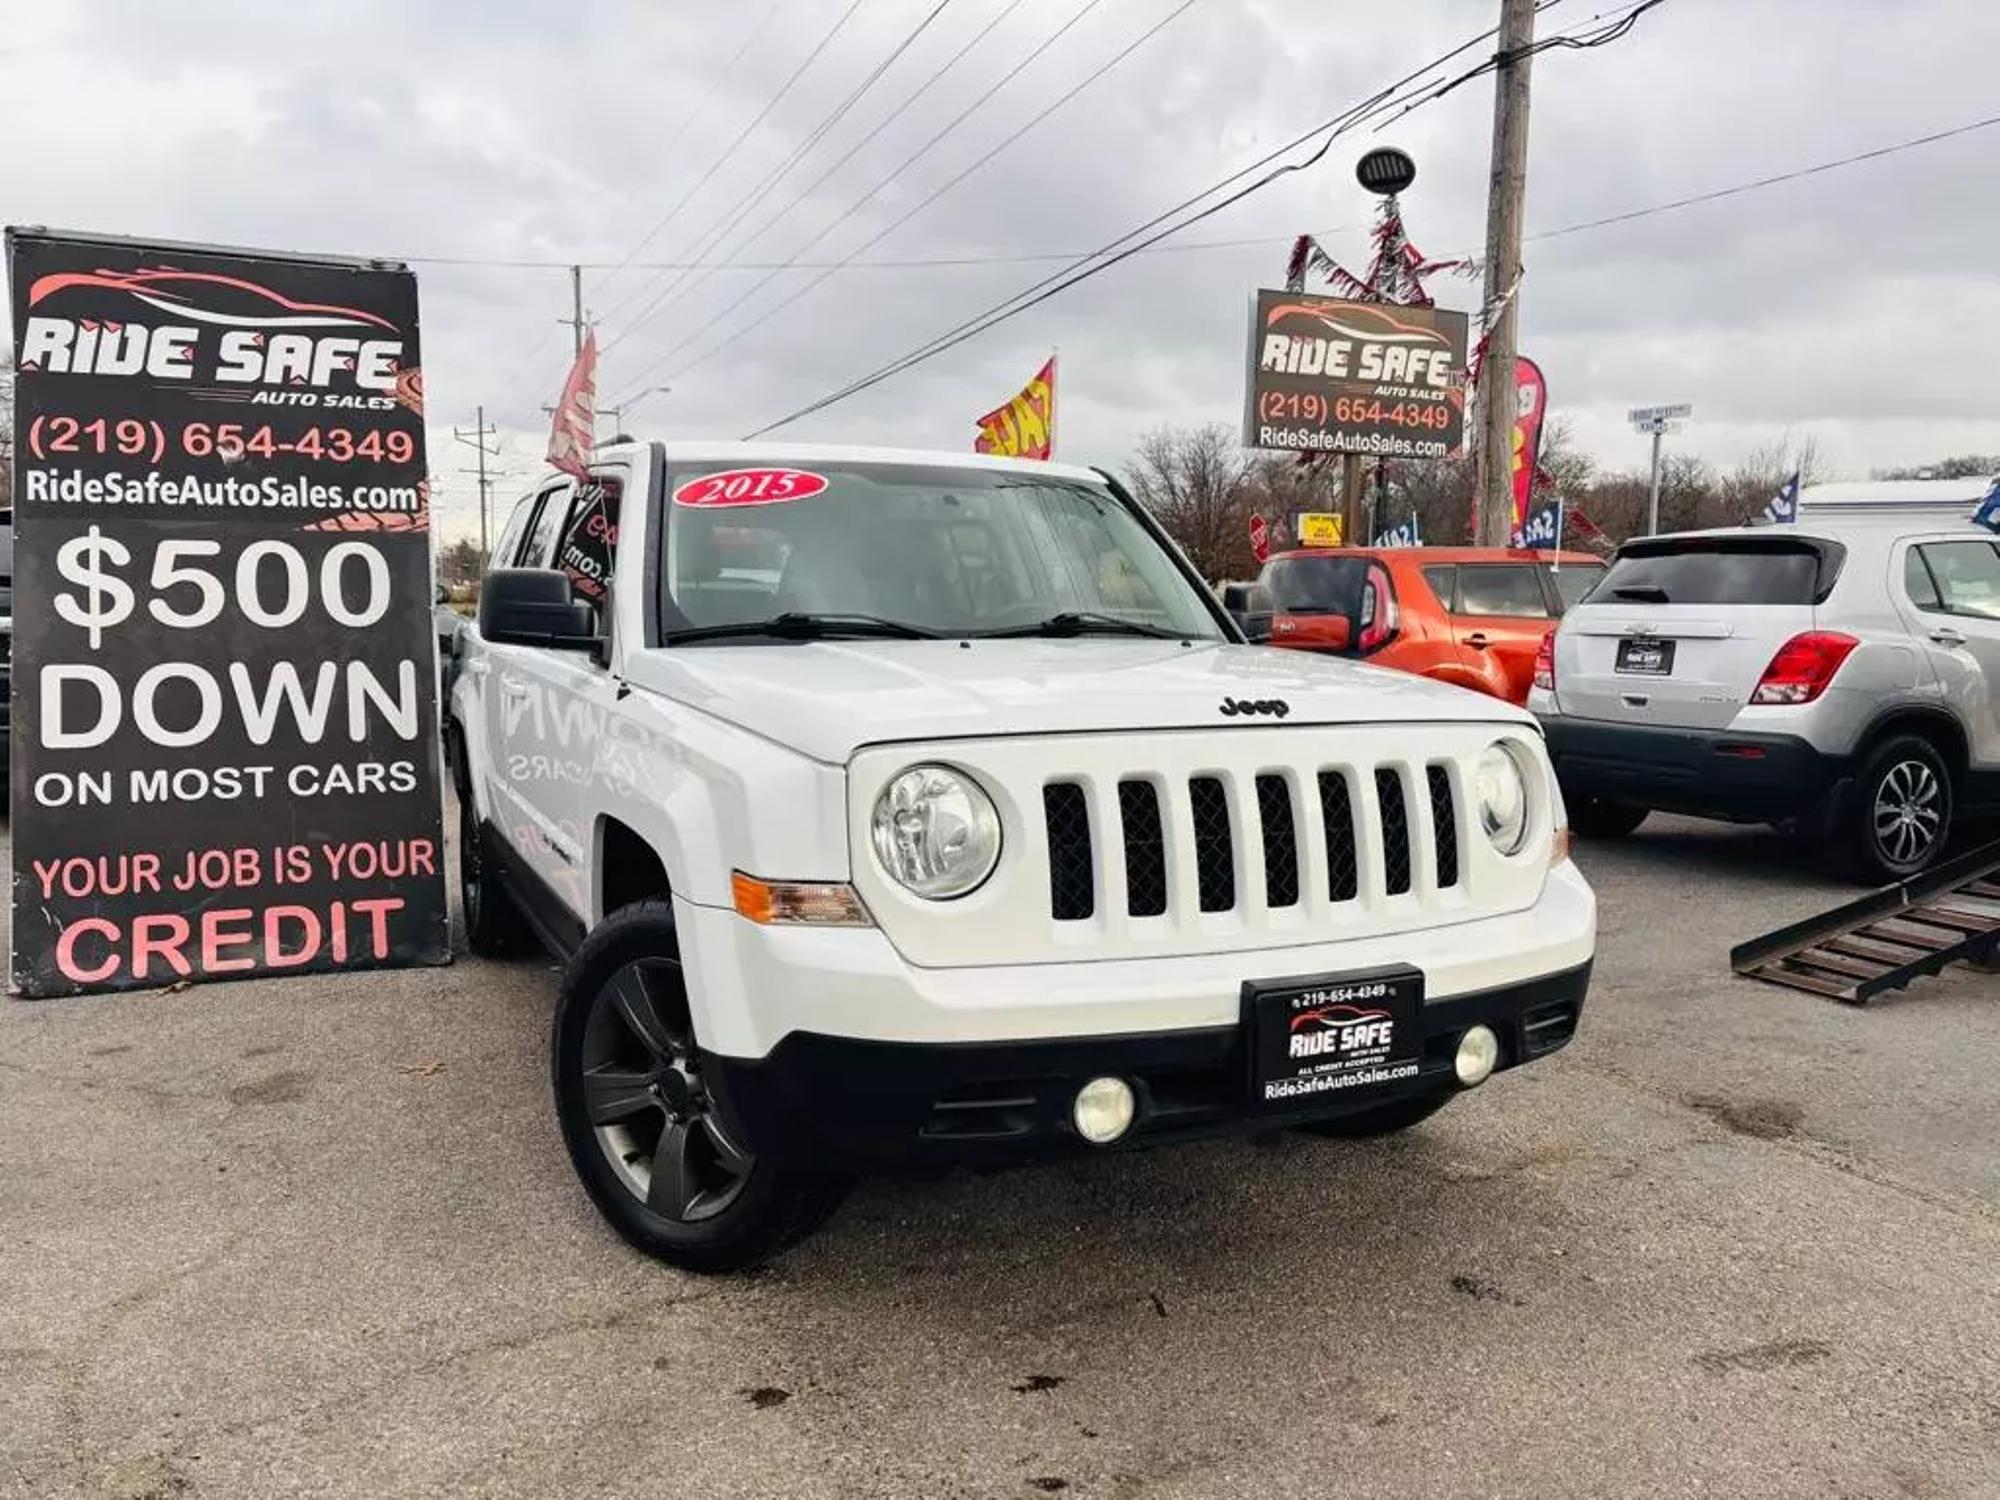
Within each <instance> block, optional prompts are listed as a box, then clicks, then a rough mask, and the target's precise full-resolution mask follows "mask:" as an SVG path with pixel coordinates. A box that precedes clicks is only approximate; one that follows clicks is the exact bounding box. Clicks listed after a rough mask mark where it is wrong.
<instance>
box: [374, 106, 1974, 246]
mask: <svg viewBox="0 0 2000 1500" xmlns="http://www.w3.org/2000/svg"><path fill="white" fill-rule="evenodd" d="M1995 125H2000V115H1992V116H1989V117H1987V118H1986V119H1983V120H1974V121H1972V122H1970V123H1969V124H1965V125H1958V126H1954V127H1953V128H1951V129H1950V130H1938V131H1933V132H1931V133H1930V134H1929V135H1919V136H1912V137H1911V138H1910V139H1908V140H1904V141H1897V142H1895V143H1894V144H1892V145H1887V146H1877V147H1875V148H1873V149H1872V150H1868V151H1858V152H1856V153H1855V154H1854V155H1852V156H1841V157H1836V158H1835V159H1833V160H1832V161H1822V162H1815V163H1813V164H1812V165H1811V166H1806V167H1798V168H1795V169H1793V170H1791V171H1788V172H1778V173H1774V174H1772V175H1771V176H1769V177H1757V178H1753V179H1751V180H1750V181H1748V182H1738V183H1734V184H1732V185H1730V186H1728V187H1722V188H1714V189H1711V190H1709V191H1707V192H1701V193H1694V194H1691V195H1689V196H1688V197H1685V198H1674V199H1670V200H1668V201H1667V202H1665V203H1653V204H1648V205H1647V206H1646V207H1644V208H1634V209H1629V210H1627V211H1625V212H1622V213H1615V214H1609V215H1607V216H1605V217H1604V218H1600V219H1584V220H1581V221H1579V222H1578V223H1575V224H1564V225H1562V226H1560V227H1558V228H1555V229H1538V230H1536V231H1535V232H1534V233H1532V234H1528V235H1524V236H1523V240H1524V241H1526V240H1551V239H1556V238H1558V237H1560V236H1563V235H1570V234H1581V233H1583V232H1584V231H1585V230H1590V229H1604V228H1608V227H1610V226H1612V225H1617V224H1627V223H1630V222H1632V221H1633V220H1635V219H1646V218H1651V217H1652V216H1653V215H1655V214H1664V213H1671V212H1673V211H1674V210H1676V209H1682V208H1691V207H1695V206H1698V205H1700V204H1703V203H1713V202H1716V201H1717V200H1719V199H1723V198H1734V197H1737V196H1738V195H1740V194H1743V193H1749V192H1755V191H1757V190H1759V189H1761V188H1767V187H1778V186H1781V185H1782V184H1784V183H1787V182H1798V181H1800V180H1802V179H1804V178H1808V177H1817V176H1819V175H1820V174H1821V173H1823V172H1831V171H1834V170H1836V169H1838V168H1840V167H1852V166H1857V165H1859V164H1860V163H1862V162H1869V161H1877V160H1879V159H1881V158H1882V157H1885V156H1894V155H1896V154H1898V153H1899V152H1903V151H1912V150H1915V149H1916V148H1918V147H1920V146H1931V145H1935V144H1937V143H1938V142H1939V141H1948V140H1952V139H1955V138H1956V137H1958V136H1962V135H1971V134H1972V133H1973V132H1975V131H1980V130H1989V129H1991V128H1992V127H1993V126H1995ZM1362 227H1364V226H1362V225H1358V224H1343V225H1340V226H1339V227H1337V228H1333V229H1322V230H1316V231H1314V238H1316V239H1320V240H1329V239H1332V238H1333V237H1334V236H1335V235H1337V234H1345V233H1347V232H1349V231H1351V230H1354V229H1358V228H1362ZM1296 238H1297V236H1296V235H1290V234H1284V235H1252V236H1249V237H1246V238H1241V239H1227V240H1189V241H1187V242H1186V243H1184V244H1179V245H1154V246H1150V247H1148V248H1147V249H1146V250H1144V251H1141V252H1139V253H1141V254H1145V255H1185V254H1192V253H1196V252H1201V251H1208V250H1242V249H1249V248H1252V247H1255V246H1259V245H1289V244H1291V243H1292V242H1293V241H1294V240H1295V239H1296ZM1087 258H1088V253H1087V252H1084V251H1080V250H1023V251H1017V252H1012V253H1008V254H996V255H934V256H914V257H910V258H908V259H901V260H800V261H782V260H720V261H661V262H654V263H650V266H649V265H648V263H644V262H641V263H638V264H639V265H640V267H641V268H642V269H647V268H651V269H662V270H682V269H687V268H693V269H704V270H705V269H713V270H719V271H769V270H774V269H775V270H794V271H820V270H826V269H828V268H829V267H832V268H837V269H841V270H849V271H912V270H929V269H933V268H950V267H964V266H1005V265H1023V264H1027V263H1030V262H1034V261H1049V260H1066V261H1075V260H1080V259H1087ZM394 259H396V260H400V261H402V262H403V263H405V264H406V265H412V266H476V267H491V268H496V269H500V270H534V271H567V270H568V269H569V268H570V267H571V266H572V265H577V264H581V265H582V266H583V268H584V269H585V270H586V271H591V270H602V269H604V268H605V267H607V266H609V265H610V264H611V262H609V261H582V262H577V261H568V260H502V259H486V258H483V257H480V256H449V255H399V256H396V257H394Z"/></svg>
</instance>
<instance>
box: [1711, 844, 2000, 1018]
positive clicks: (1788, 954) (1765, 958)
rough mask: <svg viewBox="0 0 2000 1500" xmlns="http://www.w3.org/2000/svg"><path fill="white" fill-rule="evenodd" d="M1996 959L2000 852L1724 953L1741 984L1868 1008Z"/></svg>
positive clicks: (1957, 862) (1958, 862) (1965, 860)
mask: <svg viewBox="0 0 2000 1500" xmlns="http://www.w3.org/2000/svg"><path fill="white" fill-rule="evenodd" d="M1996 959H2000V843H1994V844H1988V845H1986V846H1985V847H1984V848H1981V849H1975V850H1973V851H1972V852H1971V853H1970V854H1965V855H1961V856H1960V857H1959V858H1957V859H1954V860H1951V861H1949V862H1947V863H1945V864H1942V865H1939V866H1937V867H1936V868H1935V869H1933V870H1929V871H1926V872H1925V873H1924V874H1922V875H1919V876H1918V877H1917V878H1916V879H1914V880H1906V881H1904V882H1902V883H1901V884H1900V885H1891V886H1885V887H1883V888H1882V889H1881V890H1879V891H1877V892H1875V893H1874V894H1873V895H1871V896H1863V897H1862V898H1861V899H1860V900H1859V901H1850V902H1848V903H1847V904H1846V905H1845V906H1837V907H1835V908H1834V909H1833V910H1832V911H1829V912H1823V913H1822V914H1820V915H1819V916H1817V917H1808V918H1807V919H1806V920H1805V921H1803V922H1794V923H1793V924H1792V925H1791V926H1789V927H1780V928H1779V929H1778V930H1777V931H1776V932H1767V933H1765V934H1764V935H1763V936H1762V937H1756V938H1752V939H1750V941H1749V942H1747V943H1738V944H1737V945H1736V946H1735V947H1734V948H1732V949H1730V950H1729V964H1730V967H1731V968H1733V969H1735V971H1736V972H1737V973H1738V974H1741V975H1742V976H1743V977H1744V978H1746V979H1762V980H1766V981H1768V982H1769V983H1771V984H1783V985H1789V986H1790V987H1791V988H1793V989H1797V990H1810V991H1811V992H1812V993H1813V994H1815V995H1824V996H1826V997H1827V998H1828V999H1830V1000H1844V1001H1846V1002H1847V1003H1848V1004H1849V1005H1866V1004H1867V1003H1868V1002H1869V1001H1870V1000H1872V999H1874V998H1875V997H1876V996H1877V995H1880V994H1882V993H1883V992H1885V991H1887V990H1899V989H1901V988H1902V987H1903V986H1904V985H1906V984H1908V983H1909V982H1910V981H1911V980H1912V979H1920V978H1922V977H1923V976H1924V975H1926V974H1936V973H1938V972H1940V971H1941V970H1943V968H1944V967H1945V965H1947V964H1952V963H1958V962H1961V961H1965V962H1970V963H1974V964H1982V965H1986V964H1992V963H1993V962H1994V961H1995V960H1996Z"/></svg>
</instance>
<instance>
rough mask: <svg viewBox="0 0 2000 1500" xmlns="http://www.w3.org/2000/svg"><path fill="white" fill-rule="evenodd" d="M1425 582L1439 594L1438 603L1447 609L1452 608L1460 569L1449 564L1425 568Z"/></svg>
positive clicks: (1434, 592) (1433, 591) (1432, 590)
mask: <svg viewBox="0 0 2000 1500" xmlns="http://www.w3.org/2000/svg"><path fill="white" fill-rule="evenodd" d="M1424 582H1425V583H1428V584H1429V585H1430V586H1431V592H1432V593H1433V594H1436V595H1437V596H1438V603H1440V604H1442V605H1443V606H1444V607H1445V608H1446V609H1447V610H1449V609H1450V608H1451V598H1452V594H1453V593H1454V592H1455V591H1456V590H1457V588H1458V569H1457V568H1455V567H1452V566H1450V565H1449V564H1444V565H1440V566H1438V567H1434V568H1425V569H1424Z"/></svg>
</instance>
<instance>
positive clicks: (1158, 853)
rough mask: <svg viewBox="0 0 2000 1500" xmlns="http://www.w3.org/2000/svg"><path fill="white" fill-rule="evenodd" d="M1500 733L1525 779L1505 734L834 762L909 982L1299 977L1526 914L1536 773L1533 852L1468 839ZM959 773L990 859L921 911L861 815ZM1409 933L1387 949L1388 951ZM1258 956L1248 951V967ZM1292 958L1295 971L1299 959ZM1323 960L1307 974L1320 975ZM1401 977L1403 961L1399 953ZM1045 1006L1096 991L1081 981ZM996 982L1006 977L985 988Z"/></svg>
mask: <svg viewBox="0 0 2000 1500" xmlns="http://www.w3.org/2000/svg"><path fill="white" fill-rule="evenodd" d="M1496 738H1499V739H1504V740H1505V741H1506V742H1507V743H1509V744H1511V745H1515V746H1518V747H1519V749H1520V752H1521V753H1522V754H1523V755H1524V756H1527V757H1533V758H1535V759H1536V760H1537V763H1538V764H1539V760H1540V755H1541V750H1540V746H1539V744H1538V743H1537V741H1536V739H1535V737H1534V734H1533V730H1532V727H1517V726H1515V725H1512V724H1498V725H1496V724H1490V723H1476V722H1475V723H1457V722H1424V723H1419V724H1409V723H1391V724H1306V725H1300V724H1284V725H1280V724H1275V723H1274V724H1258V725H1255V726H1249V725H1241V724H1234V725H1229V726H1223V727H1217V728H1215V729H1205V728H1193V729H1175V728H1161V729H1156V730H1147V731H1143V732H1140V731H1132V730H1125V731H1121V732H1118V733H1109V732H1104V733H1099V732H1095V731H1088V732H1079V733H1073V734H1020V735H1003V736H996V737H989V738H964V739H955V740H953V739H944V740H934V741H928V742H924V743H923V744H922V745H920V746H919V745H902V744H895V745H873V746H866V747H864V748H863V749H861V750H860V751H858V752H857V753H856V755H855V756H854V758H853V760H852V761H851V762H850V763H849V771H848V779H849V787H850V792H851V795H850V801H849V806H848V835H849V847H850V848H853V849H856V850H861V851H864V853H863V854H862V855H860V856H857V857H856V858H855V860H854V863H853V872H854V880H855V884H856V886H857V887H858V889H859V890H860V892H861V895H862V899H863V900H864V901H865V902H866V903H867V904H868V908H869V910H870V912H872V913H873V914H874V916H875V919H876V921H877V923H878V924H879V926H880V928H881V930H882V932H883V934H884V935H885V936H886V937H887V938H888V940H889V941H890V942H891V943H892V944H893V945H894V946H895V948H896V949H897V951H898V952H899V953H900V954H902V956H903V957H904V958H905V959H906V960H907V961H908V962H909V963H911V964H912V965H915V966H917V967H919V968H959V967H978V966H994V967H1009V966H1015V965H1021V964H1053V965H1070V964H1077V963H1089V962H1094V961H1100V960H1103V961H1117V960H1124V959H1148V958H1165V957H1179V956H1183V955H1193V954H1222V953H1240V954H1243V955H1244V956H1245V958H1244V965H1243V976H1244V977H1245V978H1253V977H1259V976H1262V977H1270V976H1272V975H1282V974H1287V973H1299V972H1305V971H1304V970H1299V969H1292V968H1288V967H1287V965H1288V964H1289V963H1291V962H1292V961H1293V960H1292V959H1288V958H1285V957H1282V956H1280V955H1281V952H1282V950H1284V949H1287V948H1299V949H1303V948H1307V947H1316V946H1323V945H1325V944H1328V943H1337V942H1344V941H1348V940H1357V941H1358V940H1367V941H1369V942H1370V943H1371V944H1372V945H1374V947H1373V951H1390V949H1391V948H1393V950H1394V951H1396V952H1397V953H1398V954H1399V955H1401V956H1404V957H1410V956H1411V955H1420V954H1422V953H1423V952H1424V947H1423V943H1422V939H1421V938H1420V936H1418V935H1420V934H1422V933H1424V932H1425V931H1427V930H1429V929H1432V928H1437V927H1442V926H1446V925H1450V924H1453V923H1459V922H1467V921H1472V920H1475V919H1481V918H1487V917H1494V916H1500V915H1503V914H1506V913H1512V912H1519V911H1525V910H1526V909H1528V908H1529V907H1531V906H1533V905H1534V903H1535V901H1536V900H1537V899H1538V898H1539V896H1540V894H1541V890H1542V884H1543V881H1544V879H1545V878H1546V874H1547V868H1548V865H1547V853H1546V851H1547V848H1548V845H1547V832H1548V828H1549V824H1550V812H1551V808H1550V806H1549V802H1548V799H1547V796H1546V795H1545V794H1544V792H1543V785H1544V778H1542V777H1539V776H1538V777H1532V778H1530V779H1529V801H1530V804H1531V823H1532V827H1531V830H1530V838H1529V839H1528V841H1527V843H1526V844H1525V845H1524V847H1523V849H1522V851H1521V853H1520V854H1518V855H1504V854H1502V853H1500V852H1499V851H1498V850H1497V849H1495V848H1494V847H1493V846H1492V845H1491V844H1490V843H1489V842H1488V841H1487V840H1486V838H1485V837H1484V835H1482V834H1481V833H1480V831H1479V819H1478V815H1477V813H1476V812H1475V811H1474V807H1475V799H1474V797H1473V786H1474V781H1473V778H1474V776H1475V775H1476V774H1477V769H1478V765H1479V759H1480V756H1481V755H1482V754H1484V753H1485V751H1486V749H1487V748H1488V747H1489V746H1490V745H1492V743H1493V742H1494V740H1495V739H1496ZM928 760H942V761H943V762H944V763H946V764H949V765H954V766H960V767H963V768H964V769H965V771H966V772H967V773H969V774H970V775H972V776H974V777H976V778H977V779H978V780H979V782H980V783H981V784H982V785H984V786H985V787H986V788H987V790H988V791H989V792H990V793H991V794H992V796H993V799H994V803H995V805H996V806H997V807H998V809H999V811H1000V816H1001V824H1002V829H1003V837H1002V842H1001V852H1000V863H999V865H998V867H997V868H996V869H995V870H994V872H993V876H992V878H991V879H989V880H988V881H987V882H986V883H985V884H984V885H982V886H981V887H980V888H979V889H978V890H976V891H973V892H971V893H969V894H968V895H966V896H964V897H962V898H960V899H957V900H952V901H926V900H923V899H922V898H920V897H917V896H914V895H912V894H911V893H910V892H908V891H906V890H905V889H903V887H901V886H899V885H897V884H896V883H895V881H894V880H892V879H890V878H889V877H888V876H887V874H886V873H885V872H884V871H883V870H882V868H881V865H880V862H879V861H877V860H874V859H872V858H869V857H867V856H866V853H865V851H866V850H867V849H868V844H869V839H870V838H871V836H872V835H871V833H870V819H871V818H872V816H873V810H874V807H875V802H876V799H877V798H878V797H879V796H880V795H881V791H882V788H883V787H884V786H885V785H886V784H887V783H888V781H890V780H892V779H893V778H894V777H895V776H896V775H897V774H899V773H900V772H902V771H903V770H906V769H907V768H908V767H909V766H910V765H912V764H914V763H916V762H918V761H928ZM1402 934H1410V935H1411V941H1410V942H1409V943H1408V944H1397V945H1390V948H1384V947H1382V946H1381V945H1380V943H1379V941H1378V940H1380V939H1383V938H1389V937H1397V936H1399V935H1402ZM1252 955H1257V956H1255V957H1253V956H1252ZM1299 961H1300V962H1304V961H1305V960H1304V959H1300V960H1299ZM1315 961H1316V960H1315ZM1412 961H1415V959H1414V958H1413V959H1412ZM1065 975H1066V977H1065V978H1062V979H1060V980H1058V979H1056V978H1054V977H1052V980H1051V986H1050V988H1049V989H1048V991H1047V992H1046V993H1041V992H1036V993H1034V994H1029V993H1027V992H1024V991H1021V990H1019V989H1018V988H1016V987H1010V986H1012V981H1009V982H1007V984H1002V985H1000V988H999V989H996V990H995V991H994V1003H999V999H998V997H999V996H1000V995H1001V994H1002V993H1003V992H1004V994H1005V995H1007V996H1009V997H1012V998H1010V999H1009V1000H1008V1001H1007V1003H1022V1004H1028V1003H1032V1004H1034V1005H1037V1006H1046V1007H1052V1009H1051V1010H1050V1011H1049V1015H1048V1016H1044V1017H1040V1018H1039V1019H1038V1020H1037V1023H1036V1024H1038V1025H1039V1024H1043V1023H1044V1022H1045V1021H1046V1023H1047V1024H1049V1025H1052V1026H1056V1025H1058V1023H1057V1022H1056V1021H1055V1020H1053V1019H1051V1018H1052V1017H1054V1016H1055V1015H1057V1014H1059V1012H1060V1007H1061V1006H1062V1005H1064V1004H1066V1003H1068V1002H1069V1000H1070V999H1071V998H1072V997H1073V996H1076V995H1084V994H1089V993H1093V992H1094V990H1093V985H1094V984H1095V983H1096V980H1095V979H1094V978H1093V976H1091V975H1090V974H1088V973H1087V972H1085V971H1082V970H1074V971H1072V970H1066V971H1065ZM995 983H996V984H999V983H1000V982H999V981H998V980H996V981H995Z"/></svg>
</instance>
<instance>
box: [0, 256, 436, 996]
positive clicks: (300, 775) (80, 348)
mask: <svg viewBox="0 0 2000 1500" xmlns="http://www.w3.org/2000/svg"><path fill="white" fill-rule="evenodd" d="M8 251H9V258H10V269H11V272H12V286H13V291H14V307H13V313H14V336H15V347H16V349H17V350H18V351H19V362H18V369H19V376H18V380H17V385H16V411H15V422H16V454H17V464H18V469H17V476H18V485H17V494H16V525H17V531H16V540H15V545H16V549H17V551H18V552H19V553H20V554H21V557H20V562H19V566H18V567H17V568H16V574H17V578H16V598H15V612H14V613H15V641H14V659H13V668H14V670H13V694H14V699H13V730H14V733H13V789H12V790H13V825H14V827H13V832H14V839H13V850H14V913H15V915H14V968H13V979H14V983H15V986H16V988H17V989H19V990H21V991H22V992H24V993H27V994H31V995H51V994H63V993H72V992H75V991H78V990H84V989H112V988H129V987H134V986H139V985H159V984H163V983H171V982H174V981H176V980H181V979H204V978H210V977H221V976H234V975H238V974H254V973H274V972H296V971H306V970H314V969H327V968H337V967H355V966H375V965H383V964H392V963H408V962H442V961H443V960H444V959H445V957H446V956H447V952H448V950H447V947H446V943H445V927H444V922H445V917H444V900H443V886H442V876H441V869H440V858H439V850H440V842H441V829H440V821H439V797H440V792H441V787H440V781H439V764H438V755H437V698H436V692H437V688H436V661H435V654H434V653H435V640H434V637H433V635H432V630H431V623H430V592H431V590H430V562H429V534H428V532H429V508H428V489H427V485H426V481H425V459H424V448H423V426H422V410H421V390H422V377H421V364H420V361H419V358H418V340H417V315H416V290H415V282H414V279H413V278H412V277H411V276H410V275H409V274H408V273H407V272H406V271H403V270H401V269H399V268H394V267H388V266H384V265H382V264H381V263H379V262H378V263H367V262H327V261H310V260H304V259H300V258H295V257H288V256H274V255H265V254H261V253H258V252H247V251H246V252H232V251H226V250H193V249H187V248H184V247H171V248H170V247H165V246H144V245H135V244H132V243H130V242H126V241H113V240H92V239H89V238H85V237H77V236H65V235H57V234H48V233H44V232H41V231H10V232H9V236H8Z"/></svg>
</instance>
